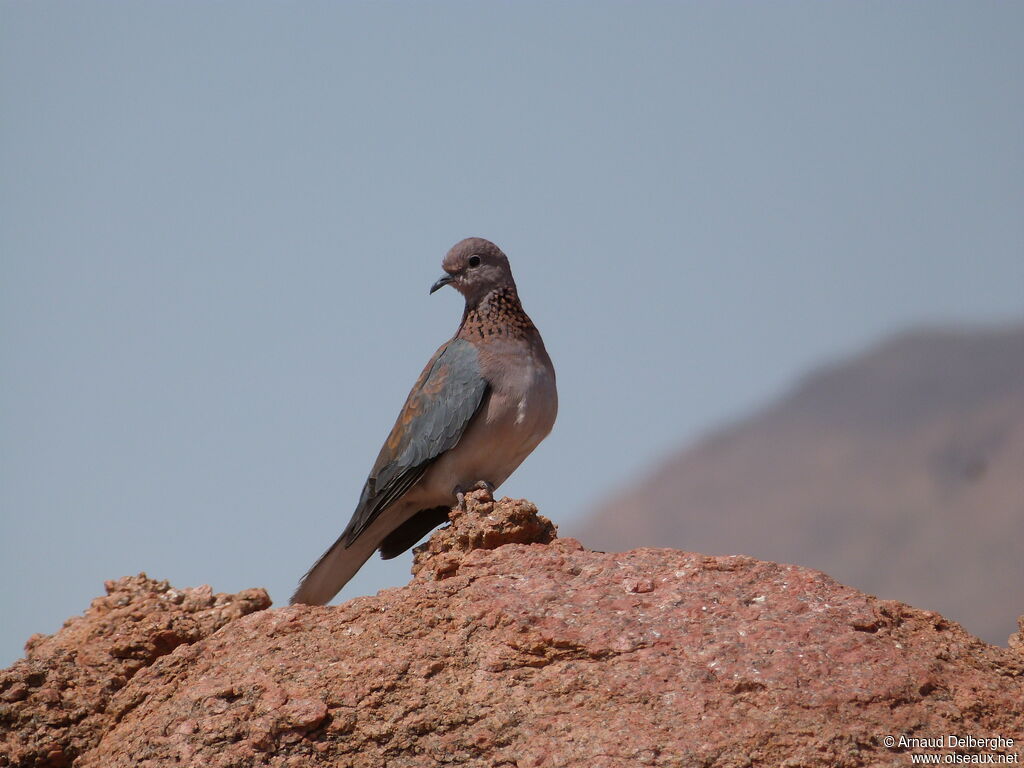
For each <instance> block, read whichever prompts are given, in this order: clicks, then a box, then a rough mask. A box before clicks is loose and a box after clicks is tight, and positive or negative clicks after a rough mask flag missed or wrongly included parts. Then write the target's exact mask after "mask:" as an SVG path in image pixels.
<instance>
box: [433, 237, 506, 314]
mask: <svg viewBox="0 0 1024 768" xmlns="http://www.w3.org/2000/svg"><path fill="white" fill-rule="evenodd" d="M441 267H442V269H444V272H445V273H444V275H442V276H441V279H440V280H438V281H437V282H436V283H434V284H433V285H432V286H431V287H430V292H431V293H433V292H434V291H436V290H438V289H439V288H443V287H444V286H446V285H451V286H452V287H453V288H455V289H456V290H458V292H459V293H461V294H462V295H463V296H465V297H466V301H467V302H469V303H476V302H478V301H480V299H482V298H483V297H484V296H486V295H487V294H488V293H490V292H491V291H493V290H495V289H502V288H512V289H513V290H514V289H515V287H516V284H515V281H514V280H513V279H512V270H511V268H509V265H508V258H507V257H506V256H505V254H504V253H502V252H501V248H499V247H498V246H496V245H495V244H494V243H492V242H491V241H490V240H484V239H483V238H482V237H467V238H466V239H465V240H461V241H459V242H457V243H456V244H455V245H453V246H452V249H451V250H450V251H448V255H447V256H445V257H444V261H442V262H441Z"/></svg>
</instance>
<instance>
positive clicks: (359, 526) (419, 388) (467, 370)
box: [342, 339, 487, 546]
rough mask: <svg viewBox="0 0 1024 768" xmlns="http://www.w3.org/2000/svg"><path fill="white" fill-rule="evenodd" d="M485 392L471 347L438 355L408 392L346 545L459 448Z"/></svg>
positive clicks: (452, 347)
mask: <svg viewBox="0 0 1024 768" xmlns="http://www.w3.org/2000/svg"><path fill="white" fill-rule="evenodd" d="M486 393H487V382H486V381H485V380H484V378H483V376H482V375H481V374H480V365H479V361H478V358H477V352H476V349H475V348H474V346H473V345H472V344H470V343H469V342H467V341H465V340H464V339H453V340H452V341H449V342H448V343H447V344H445V345H444V346H443V347H441V348H440V349H439V350H438V351H437V353H436V354H435V355H434V357H433V358H432V359H431V361H430V362H429V363H427V367H426V368H424V369H423V373H421V374H420V377H419V380H418V381H417V382H416V384H415V386H413V388H412V392H410V393H409V397H408V399H407V400H406V401H405V406H404V407H403V408H402V412H401V413H400V414H399V416H398V421H396V422H395V426H394V428H393V429H392V430H391V434H390V435H389V436H388V439H387V441H386V442H385V443H384V447H383V448H381V451H380V455H379V456H378V457H377V462H376V463H375V464H374V465H373V469H372V470H370V476H369V477H368V478H367V480H366V484H365V485H364V486H363V493H362V496H361V497H360V499H359V505H358V506H357V507H356V511H355V512H354V513H353V515H352V520H351V521H350V522H349V524H348V527H347V528H346V529H345V532H344V533H343V534H342V538H343V539H344V540H345V545H346V546H350V545H351V544H352V542H354V541H355V540H356V539H357V538H358V537H359V535H360V534H361V533H362V532H363V531H365V530H366V528H367V527H368V526H369V525H370V524H371V523H372V522H373V521H374V520H375V519H376V518H377V516H378V515H380V513H381V512H383V511H384V510H385V509H387V508H388V507H389V506H390V505H391V504H393V503H394V502H395V501H397V500H398V499H400V498H401V497H402V494H404V493H405V492H406V491H408V490H409V489H410V488H411V487H412V486H413V485H415V484H416V481H417V480H419V479H420V478H421V477H422V476H423V473H424V472H426V470H427V468H428V467H429V466H430V464H431V463H432V462H433V461H434V460H435V459H437V457H438V456H440V455H441V454H443V453H444V452H445V451H449V450H451V449H452V448H454V447H455V446H456V444H458V442H459V439H460V438H461V437H462V435H463V433H464V432H465V431H466V427H467V426H468V425H469V422H470V421H471V420H472V418H473V416H474V415H475V414H476V412H477V411H478V410H479V408H480V404H481V403H482V402H483V400H484V396H485V395H486Z"/></svg>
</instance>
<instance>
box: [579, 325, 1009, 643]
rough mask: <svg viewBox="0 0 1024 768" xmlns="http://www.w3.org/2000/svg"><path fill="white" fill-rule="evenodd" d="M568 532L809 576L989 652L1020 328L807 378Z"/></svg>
mask: <svg viewBox="0 0 1024 768" xmlns="http://www.w3.org/2000/svg"><path fill="white" fill-rule="evenodd" d="M574 533H575V534H576V535H578V536H579V538H580V539H581V540H582V541H583V542H584V543H585V544H586V545H588V546H594V547H598V548H603V549H609V550H621V549H627V548H631V547H636V546H642V545H656V546H666V547H678V548H682V549H686V550H689V551H700V552H708V553H712V554H719V553H721V554H730V553H743V554H749V555H753V556H755V557H759V558H764V559H768V560H775V561H780V562H790V563H796V564H800V565H806V566H811V567H814V568H819V569H822V570H825V571H826V572H828V573H830V574H832V575H833V576H834V577H836V578H837V579H839V580H840V581H844V582H846V583H848V584H850V585H852V586H855V587H857V588H859V589H862V590H865V591H867V592H872V593H875V594H878V595H879V596H881V597H883V598H894V599H899V600H905V601H908V602H910V603H913V604H915V605H920V606H922V607H926V608H931V609H934V610H937V611H941V612H942V613H943V614H944V615H946V616H948V617H950V618H953V619H956V620H958V621H960V622H961V623H963V624H964V626H965V627H966V628H967V629H968V630H969V631H972V632H974V633H975V634H978V635H979V636H981V637H982V638H984V639H986V640H988V641H989V642H996V643H1001V644H1003V643H1005V642H1006V638H1007V636H1008V635H1009V634H1010V633H1011V632H1012V631H1013V629H1014V617H1015V616H1017V615H1018V614H1019V613H1021V611H1022V610H1024V556H1022V553H1021V546H1022V544H1024V325H1016V326H1012V327H1006V328H998V329H986V330H937V329H931V330H920V331H914V332H909V333H903V334H900V335H898V336H895V337H893V338H892V339H890V340H888V341H886V342H884V343H882V344H880V345H878V346H876V347H874V348H872V349H869V350H868V351H866V352H865V353H863V354H860V355H858V356H855V357H854V358H852V359H850V360H847V361H844V362H841V363H838V364H833V365H829V366H826V367H823V368H821V369H818V370H816V371H814V372H812V373H811V374H810V375H808V376H806V377H805V378H804V379H802V380H801V381H800V382H799V383H798V385H797V386H796V387H795V388H794V390H793V391H792V392H791V393H790V394H788V395H786V396H784V397H783V398H781V399H780V400H779V401H778V402H776V403H775V404H772V405H770V406H768V407H767V408H765V409H764V410H762V411H760V412H759V413H757V414H755V415H753V416H752V417H750V418H748V419H745V420H743V421H741V422H739V423H736V424H734V425H732V426H729V427H727V428H725V429H722V430H720V431H718V432H716V433H713V434H711V435H710V436H708V437H707V438H705V439H703V440H700V441H698V442H697V443H696V444H694V445H693V446H691V447H689V448H686V449H684V450H682V451H680V452H679V453H677V454H675V455H674V456H672V457H670V458H669V459H668V460H667V461H666V462H665V463H664V464H663V465H662V466H661V467H660V468H658V469H656V470H655V471H654V472H653V473H652V474H651V475H650V476H648V477H645V478H640V479H639V481H638V482H637V484H636V485H635V486H634V487H633V488H630V489H627V490H625V491H624V492H623V493H621V494H619V495H617V496H615V497H613V498H612V499H611V500H610V501H608V502H606V503H604V504H602V505H601V506H600V507H599V508H598V509H597V510H595V512H594V513H593V515H592V516H591V517H590V518H589V520H587V521H586V522H584V523H582V524H580V527H579V528H578V529H577V530H576V531H574Z"/></svg>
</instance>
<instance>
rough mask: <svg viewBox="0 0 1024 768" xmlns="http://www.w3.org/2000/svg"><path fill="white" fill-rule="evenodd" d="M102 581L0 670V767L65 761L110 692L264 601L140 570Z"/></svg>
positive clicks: (95, 730)
mask: <svg viewBox="0 0 1024 768" xmlns="http://www.w3.org/2000/svg"><path fill="white" fill-rule="evenodd" d="M106 589H107V594H106V595H105V596H104V597H98V598H96V599H95V600H93V601H92V605H91V606H90V607H89V610H88V611H86V612H85V614H84V615H83V616H77V617H74V618H72V619H68V621H66V622H65V623H64V627H63V629H61V630H60V631H59V632H58V633H57V634H55V635H52V636H49V635H33V636H32V637H31V638H30V639H29V641H28V642H27V643H26V644H25V650H26V655H25V658H23V659H22V660H20V661H18V662H17V663H15V664H14V665H13V666H12V667H10V668H8V669H6V670H3V672H0V766H6V765H25V766H29V765H52V766H62V765H68V764H70V763H71V761H72V760H74V759H75V758H76V757H77V756H79V755H81V754H82V753H83V752H86V751H88V750H89V749H91V748H93V747H94V746H96V744H97V743H98V742H99V740H100V738H101V737H102V736H103V734H105V733H106V732H107V731H108V730H110V728H111V727H112V726H113V725H114V723H115V715H114V713H113V712H112V710H111V708H110V706H109V705H110V701H111V698H112V697H113V696H114V695H115V693H116V692H117V691H119V690H121V689H123V688H124V687H125V686H126V685H128V683H129V681H130V680H132V679H133V678H134V676H135V675H136V674H137V673H138V672H139V670H141V669H143V668H145V667H147V666H149V665H151V664H152V663H153V662H155V661H156V660H157V659H159V658H160V657H161V656H165V655H167V654H168V653H170V652H171V651H173V650H174V649H175V648H178V647H180V646H183V645H189V644H192V643H196V642H198V641H199V640H202V639H203V638H204V637H208V636H209V635H212V634H213V633H214V632H216V631H217V630H218V629H220V628H221V627H223V626H224V625H225V624H227V623H228V622H229V621H231V620H233V619H237V618H239V617H240V616H244V615H246V614H248V613H252V612H253V611H258V610H261V609H263V608H266V607H268V606H269V605H270V598H269V597H268V596H267V593H266V592H265V591H264V590H262V589H247V590H245V591H243V592H239V593H238V594H237V595H225V594H218V595H215V594H213V590H211V589H210V588H209V587H206V586H203V587H196V588H194V589H181V590H178V589H174V588H172V587H171V586H170V585H169V584H168V583H167V582H166V581H159V582H158V581H154V580H153V579H150V578H147V577H146V575H145V574H144V573H143V574H139V575H138V576H131V577H127V578H123V579H120V580H118V581H108V582H107V583H106Z"/></svg>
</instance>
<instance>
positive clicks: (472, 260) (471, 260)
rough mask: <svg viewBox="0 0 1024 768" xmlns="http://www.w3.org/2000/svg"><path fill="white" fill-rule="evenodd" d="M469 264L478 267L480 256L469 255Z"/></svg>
mask: <svg viewBox="0 0 1024 768" xmlns="http://www.w3.org/2000/svg"><path fill="white" fill-rule="evenodd" d="M469 266H471V267H479V266H480V257H479V256H470V257H469Z"/></svg>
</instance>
